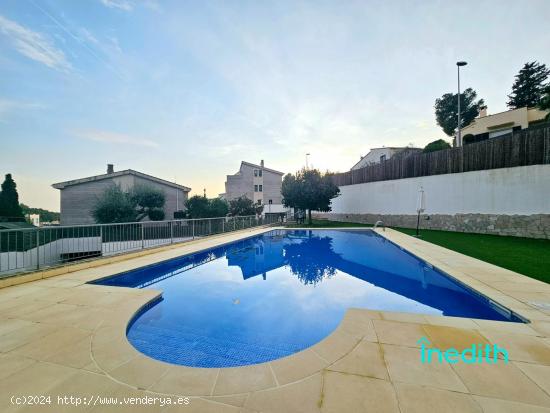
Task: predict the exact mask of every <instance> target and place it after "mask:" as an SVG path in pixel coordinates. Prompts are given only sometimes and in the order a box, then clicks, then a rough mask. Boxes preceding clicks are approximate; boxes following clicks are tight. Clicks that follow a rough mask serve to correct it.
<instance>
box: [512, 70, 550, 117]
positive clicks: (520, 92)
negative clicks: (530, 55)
mask: <svg viewBox="0 0 550 413" xmlns="http://www.w3.org/2000/svg"><path fill="white" fill-rule="evenodd" d="M549 75H550V69H548V68H547V67H546V65H545V64H542V63H539V62H528V63H525V65H523V68H522V69H521V70H520V71H519V73H518V74H517V75H516V80H515V81H514V84H513V85H512V93H511V94H509V95H508V99H509V100H508V103H507V105H508V107H510V108H512V109H518V108H523V107H526V106H527V107H529V108H533V107H536V106H538V105H539V104H540V102H541V99H542V97H543V95H544V89H545V87H546V84H545V83H544V82H545V81H546V79H548V76H549Z"/></svg>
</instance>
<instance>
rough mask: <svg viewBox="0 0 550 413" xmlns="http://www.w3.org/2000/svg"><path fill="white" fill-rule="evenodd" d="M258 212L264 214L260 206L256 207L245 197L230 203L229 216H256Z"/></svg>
mask: <svg viewBox="0 0 550 413" xmlns="http://www.w3.org/2000/svg"><path fill="white" fill-rule="evenodd" d="M260 207H261V205H260ZM258 211H259V213H261V212H262V211H261V209H260V208H258V205H254V202H253V201H252V200H251V199H250V198H248V197H246V196H245V195H242V196H240V197H238V198H235V199H232V200H230V201H229V215H231V216H234V217H236V216H247V215H255V214H257V213H258Z"/></svg>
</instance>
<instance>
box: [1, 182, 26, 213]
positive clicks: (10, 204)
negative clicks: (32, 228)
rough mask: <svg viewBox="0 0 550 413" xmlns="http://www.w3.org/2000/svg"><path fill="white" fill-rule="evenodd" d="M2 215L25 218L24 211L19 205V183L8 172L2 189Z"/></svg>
mask: <svg viewBox="0 0 550 413" xmlns="http://www.w3.org/2000/svg"><path fill="white" fill-rule="evenodd" d="M0 217H7V218H23V211H22V210H21V206H20V205H19V194H18V193H17V184H16V183H15V181H14V180H13V178H12V177H11V174H6V178H5V180H4V182H3V183H2V191H0Z"/></svg>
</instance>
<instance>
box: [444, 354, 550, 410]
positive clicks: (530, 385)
mask: <svg viewBox="0 0 550 413" xmlns="http://www.w3.org/2000/svg"><path fill="white" fill-rule="evenodd" d="M453 369H454V370H455V371H456V373H457V374H458V376H459V377H460V379H461V380H462V382H463V383H464V384H465V385H466V386H467V388H468V390H469V392H470V393H471V394H475V395H479V396H487V397H493V398H498V399H504V400H512V401H517V402H522V403H528V404H534V405H540V406H546V407H550V397H549V396H548V395H547V394H546V393H545V392H544V391H543V390H542V389H541V388H540V387H539V386H537V385H536V383H535V382H533V381H532V380H530V379H529V378H528V377H527V376H526V375H525V374H524V373H523V372H522V371H521V370H520V369H519V368H518V367H516V366H515V365H514V364H513V363H508V364H504V363H503V362H502V361H501V362H498V363H497V364H486V363H482V364H477V363H476V364H464V363H457V364H454V365H453Z"/></svg>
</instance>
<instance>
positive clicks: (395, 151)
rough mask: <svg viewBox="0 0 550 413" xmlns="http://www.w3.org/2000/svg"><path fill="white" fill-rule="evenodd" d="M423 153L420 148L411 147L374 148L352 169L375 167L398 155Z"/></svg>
mask: <svg viewBox="0 0 550 413" xmlns="http://www.w3.org/2000/svg"><path fill="white" fill-rule="evenodd" d="M418 152H422V149H420V148H412V147H409V146H406V147H400V148H396V147H388V148H386V147H382V148H373V149H371V150H370V151H369V153H367V154H366V155H365V156H362V157H361V159H360V160H359V162H357V163H356V164H355V165H353V166H352V167H351V169H352V170H354V169H361V168H364V167H365V166H369V165H374V164H377V163H380V162H383V161H387V160H388V159H390V158H392V157H394V156H396V155H398V156H407V155H410V154H412V153H418Z"/></svg>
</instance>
